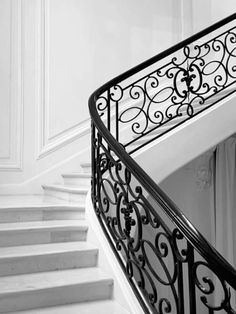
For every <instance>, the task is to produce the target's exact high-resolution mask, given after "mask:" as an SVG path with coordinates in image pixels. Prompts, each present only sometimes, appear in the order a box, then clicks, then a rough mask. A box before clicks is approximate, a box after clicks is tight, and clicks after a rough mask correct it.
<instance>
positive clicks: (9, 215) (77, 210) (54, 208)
mask: <svg viewBox="0 0 236 314" xmlns="http://www.w3.org/2000/svg"><path fill="white" fill-rule="evenodd" d="M84 217H85V207H84V205H73V204H68V205H43V206H41V205H29V206H28V207H26V206H25V207H21V206H20V205H19V206H18V207H16V206H15V207H7V206H5V207H0V223H7V222H26V221H44V220H76V219H84Z"/></svg>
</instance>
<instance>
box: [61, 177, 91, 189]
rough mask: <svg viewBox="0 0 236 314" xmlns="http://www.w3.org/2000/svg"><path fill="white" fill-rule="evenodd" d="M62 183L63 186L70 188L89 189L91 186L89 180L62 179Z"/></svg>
mask: <svg viewBox="0 0 236 314" xmlns="http://www.w3.org/2000/svg"><path fill="white" fill-rule="evenodd" d="M63 181H64V184H65V185H70V186H80V187H87V188H89V187H90V185H91V180H90V178H88V179H87V178H73V177H72V178H69V177H63Z"/></svg>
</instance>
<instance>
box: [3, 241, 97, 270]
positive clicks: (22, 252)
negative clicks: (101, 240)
mask: <svg viewBox="0 0 236 314" xmlns="http://www.w3.org/2000/svg"><path fill="white" fill-rule="evenodd" d="M97 257H98V250H97V249H96V248H95V247H94V246H92V245H91V244H88V243H86V242H67V243H53V244H51V243H50V244H38V245H25V246H16V247H2V248H1V250H0V276H10V275H19V274H30V273H36V272H46V271H53V270H61V269H73V268H80V267H92V266H96V265H97Z"/></svg>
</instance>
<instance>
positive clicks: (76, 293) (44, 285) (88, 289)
mask: <svg viewBox="0 0 236 314" xmlns="http://www.w3.org/2000/svg"><path fill="white" fill-rule="evenodd" d="M112 292H113V280H112V279H110V277H108V276H107V275H106V274H104V273H103V272H102V271H101V270H100V269H99V268H97V267H92V268H80V269H73V270H60V271H54V272H43V273H36V274H26V275H18V276H8V277H2V278H1V280H0V313H9V312H14V311H20V310H29V309H35V308H43V307H49V306H56V305H64V304H71V303H79V302H86V301H95V300H104V299H110V298H111V297H112Z"/></svg>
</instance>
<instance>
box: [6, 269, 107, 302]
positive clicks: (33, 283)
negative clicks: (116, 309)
mask: <svg viewBox="0 0 236 314" xmlns="http://www.w3.org/2000/svg"><path fill="white" fill-rule="evenodd" d="M101 281H106V282H107V283H108V284H112V283H113V280H112V279H111V278H110V277H109V276H108V275H107V274H105V273H104V272H103V271H102V270H101V269H100V268H98V267H88V268H78V269H69V270H60V271H58V270H57V271H49V272H41V273H33V274H24V275H17V276H6V277H1V280H0V299H1V298H2V297H3V298H4V295H7V294H11V293H19V292H27V291H28V292H29V291H36V290H42V289H50V288H56V287H63V286H71V285H79V284H88V285H89V284H92V283H95V284H98V285H99V283H100V282H101Z"/></svg>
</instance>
